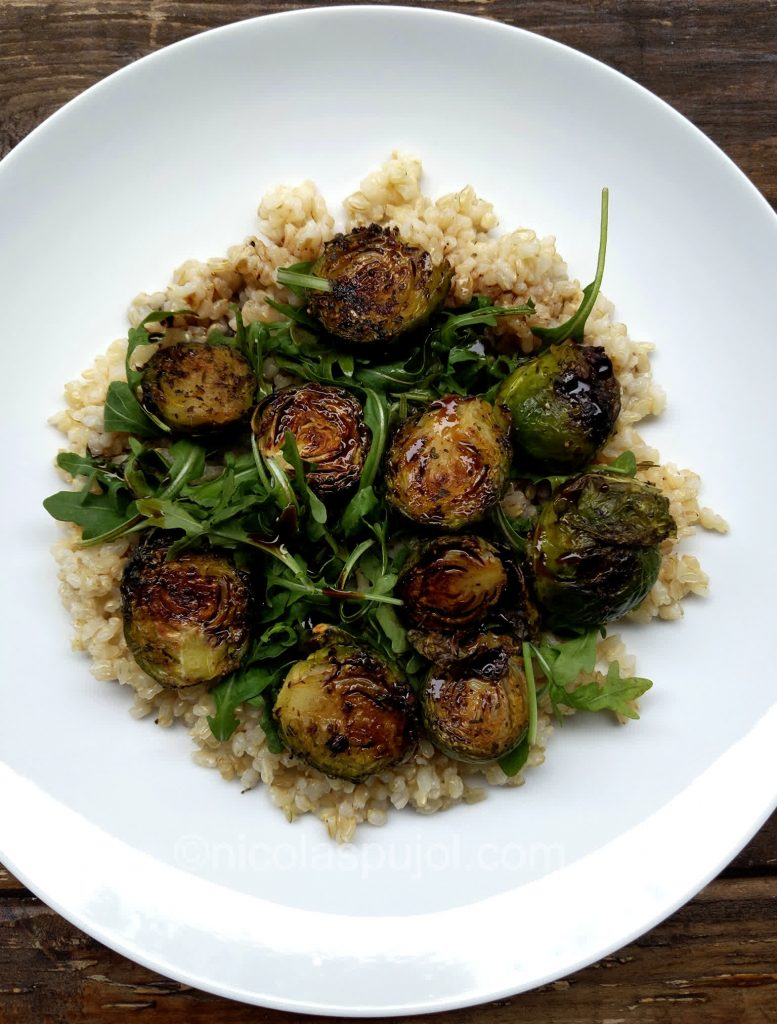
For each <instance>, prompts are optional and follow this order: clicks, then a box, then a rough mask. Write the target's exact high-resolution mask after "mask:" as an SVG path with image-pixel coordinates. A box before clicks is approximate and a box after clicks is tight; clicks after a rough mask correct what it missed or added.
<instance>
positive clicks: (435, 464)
mask: <svg viewBox="0 0 777 1024" xmlns="http://www.w3.org/2000/svg"><path fill="white" fill-rule="evenodd" d="M510 456H511V450H510V417H509V415H508V414H507V413H506V412H505V411H504V409H502V408H501V407H500V406H498V405H497V406H493V405H489V403H488V402H486V401H484V400H483V399H482V398H473V397H465V398H462V397H459V396H458V395H446V396H444V397H443V398H439V399H437V401H435V402H432V403H431V404H430V405H429V406H427V408H426V410H425V411H424V412H422V413H420V414H419V415H417V416H414V417H412V418H411V419H409V420H406V421H405V423H404V424H403V425H402V426H401V427H400V429H399V430H398V431H397V434H396V436H395V438H394V440H393V442H392V444H391V448H390V450H389V453H388V457H387V460H386V497H387V499H388V501H389V502H390V503H391V504H392V505H393V506H394V507H395V508H396V509H398V510H399V511H400V512H402V513H403V514H404V515H406V516H407V517H408V519H412V520H413V521H414V522H416V523H420V524H421V525H422V526H435V527H438V528H439V529H444V530H459V529H461V528H462V527H465V526H469V525H470V524H472V523H476V522H478V521H479V520H481V519H482V518H483V517H484V516H485V514H486V513H487V512H488V510H489V509H490V508H491V507H492V505H494V504H496V502H497V501H498V500H499V498H500V497H501V495H502V492H503V491H504V489H505V486H506V484H507V477H508V473H509V470H510Z"/></svg>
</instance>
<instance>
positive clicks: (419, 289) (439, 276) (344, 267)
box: [307, 224, 453, 345]
mask: <svg viewBox="0 0 777 1024" xmlns="http://www.w3.org/2000/svg"><path fill="white" fill-rule="evenodd" d="M310 272H311V274H313V275H314V276H316V277H321V278H325V279H326V280H327V281H329V284H330V286H331V290H330V291H316V290H313V289H311V290H310V291H309V292H308V293H307V299H308V309H309V311H310V312H311V313H312V314H313V315H314V316H316V317H317V318H318V319H319V320H320V321H321V323H322V324H323V325H324V327H325V328H326V329H327V331H329V333H330V334H334V335H336V336H337V337H338V338H344V339H346V340H347V341H351V342H356V343H359V344H371V345H374V344H382V343H386V342H391V341H394V340H396V339H397V338H398V337H401V336H402V335H405V334H407V333H408V332H409V331H413V330H416V329H417V328H419V327H423V326H424V324H426V323H427V321H428V320H429V318H430V317H431V315H432V314H433V313H434V312H435V311H436V310H437V309H438V308H439V307H440V306H441V305H442V303H443V301H444V300H445V297H446V295H447V294H448V289H449V288H450V284H451V278H452V276H453V271H452V270H451V267H450V265H449V264H448V263H447V261H443V262H442V263H441V264H440V265H439V266H437V267H435V266H434V264H433V263H432V258H431V256H430V255H429V253H428V252H425V251H424V250H423V249H419V248H418V247H417V246H414V245H407V244H406V243H405V242H402V241H401V240H400V238H399V232H398V231H397V229H396V228H393V229H392V228H381V227H378V225H377V224H370V225H369V227H365V228H356V229H355V230H353V231H352V232H351V233H350V234H348V235H335V237H334V238H333V239H332V240H331V241H330V242H327V243H326V245H325V246H324V251H323V253H322V254H321V256H320V257H319V258H318V259H317V260H316V262H315V263H314V264H313V266H312V268H311V271H310Z"/></svg>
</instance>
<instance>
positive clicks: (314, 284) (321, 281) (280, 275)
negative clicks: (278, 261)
mask: <svg viewBox="0 0 777 1024" xmlns="http://www.w3.org/2000/svg"><path fill="white" fill-rule="evenodd" d="M275 279H276V281H277V282H278V284H284V285H288V286H289V287H292V286H295V287H297V288H307V289H310V290H312V291H318V292H331V291H332V285H331V284H330V282H329V281H327V279H326V278H325V277H316V275H315V274H301V273H300V272H299V271H298V270H292V269H291V268H290V267H280V268H279V269H278V271H277V273H276V275H275Z"/></svg>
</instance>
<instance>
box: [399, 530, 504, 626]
mask: <svg viewBox="0 0 777 1024" xmlns="http://www.w3.org/2000/svg"><path fill="white" fill-rule="evenodd" d="M506 585H507V572H506V571H505V567H504V565H503V564H502V560H501V559H500V557H499V555H498V554H497V551H496V549H495V548H494V547H493V545H491V544H489V543H488V541H486V540H483V539H482V538H481V537H476V536H474V535H473V534H465V535H462V536H458V537H437V538H435V539H434V540H431V541H429V542H428V543H427V544H424V545H423V546H422V547H421V549H420V550H419V551H418V552H417V553H416V554H415V555H414V556H413V557H412V558H411V559H410V561H409V562H408V563H407V564H406V565H405V567H404V569H403V570H402V573H401V574H400V577H399V580H398V582H397V586H396V596H397V597H399V598H401V599H402V601H404V607H403V609H402V611H403V617H404V619H405V621H406V622H407V623H408V625H410V626H412V627H415V628H416V629H433V630H460V629H469V628H471V627H472V626H476V625H478V623H480V622H483V620H484V619H485V618H486V616H487V615H488V613H489V612H490V611H491V610H492V609H493V608H494V606H495V605H496V604H497V603H498V601H499V599H500V597H501V596H502V592H503V591H504V588H505V587H506Z"/></svg>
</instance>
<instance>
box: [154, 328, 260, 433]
mask: <svg viewBox="0 0 777 1024" xmlns="http://www.w3.org/2000/svg"><path fill="white" fill-rule="evenodd" d="M256 383H257V382H256V375H255V374H254V371H253V370H252V369H251V367H250V365H249V363H248V360H247V359H246V357H245V356H244V355H243V354H242V353H241V352H238V351H237V349H234V348H231V347H230V346H229V345H211V344H209V343H208V342H202V343H199V344H189V343H188V342H184V341H181V342H177V343H176V344H175V345H170V346H169V347H168V348H161V349H159V350H158V351H156V352H155V353H154V355H153V356H152V357H151V358H150V359H149V361H148V362H147V363H146V365H145V366H144V367H143V375H142V377H141V381H140V391H141V398H142V401H143V405H144V406H145V407H146V408H147V409H148V410H149V411H150V412H152V413H153V414H154V415H155V416H157V417H158V418H159V419H160V420H162V422H163V423H166V424H167V426H168V427H170V429H171V430H174V431H176V432H177V433H179V434H200V433H206V432H208V431H211V430H221V429H222V428H225V427H231V426H234V425H235V424H236V423H240V422H241V421H242V420H244V419H246V418H247V416H248V414H249V412H250V411H251V408H252V406H253V404H254V395H255V393H256Z"/></svg>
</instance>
